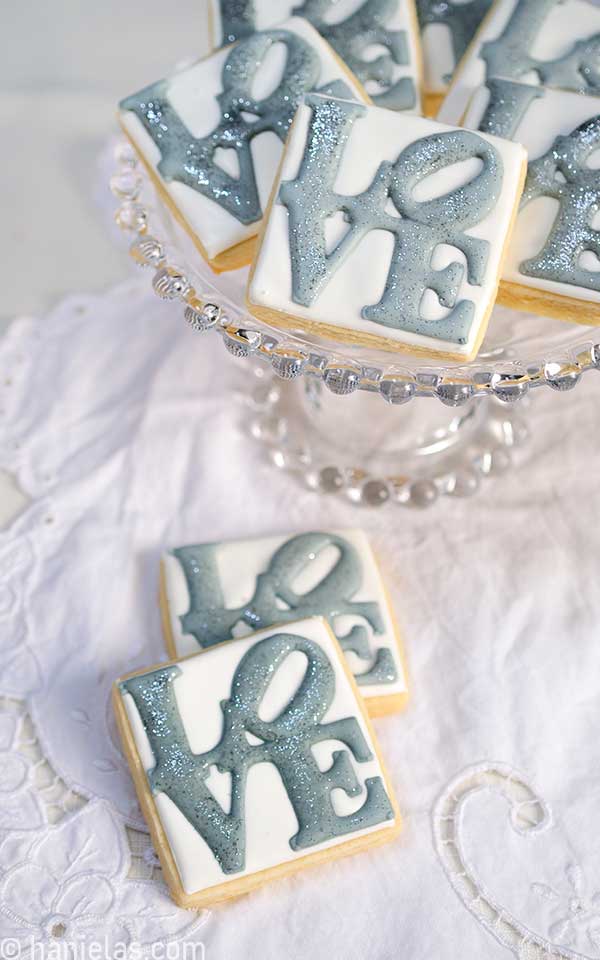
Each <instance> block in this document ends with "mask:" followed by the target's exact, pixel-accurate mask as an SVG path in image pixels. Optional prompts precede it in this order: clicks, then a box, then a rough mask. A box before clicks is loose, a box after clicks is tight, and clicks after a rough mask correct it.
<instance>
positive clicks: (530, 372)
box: [110, 140, 600, 407]
mask: <svg viewBox="0 0 600 960" xmlns="http://www.w3.org/2000/svg"><path fill="white" fill-rule="evenodd" d="M114 156H115V162H116V169H115V172H114V174H113V176H112V177H111V181H110V187H111V190H112V193H113V195H114V196H115V197H116V198H117V200H118V201H119V207H118V209H117V211H116V214H115V219H116V222H117V224H118V226H119V227H120V228H121V229H122V230H123V231H125V232H128V233H130V234H132V235H133V239H132V241H131V245H130V254H131V256H132V258H133V259H134V261H135V262H136V263H137V264H138V265H139V266H142V267H147V268H150V269H152V270H153V278H152V286H153V289H154V291H155V293H156V294H157V295H158V296H159V297H161V298H162V299H164V300H180V301H181V303H182V307H183V314H184V317H185V319H186V320H187V322H188V323H189V324H190V325H191V326H192V328H193V329H194V330H196V331H198V332H208V331H214V332H216V333H218V334H219V335H220V336H221V338H222V340H223V344H224V346H225V348H226V349H227V350H228V351H229V353H231V354H233V356H235V357H240V358H246V357H252V358H254V359H258V360H262V361H264V362H265V363H266V364H268V365H269V366H270V367H271V369H272V370H273V371H274V372H275V374H276V375H277V376H278V377H281V378H282V379H283V380H294V379H296V378H297V377H301V376H306V377H315V378H318V379H320V380H322V381H323V383H324V384H325V386H326V387H327V388H328V389H329V390H330V391H331V392H332V393H333V394H336V395H338V396H347V395H349V394H353V393H355V392H356V391H357V390H362V391H367V392H370V393H375V394H378V395H379V396H381V398H382V400H384V401H387V402H388V403H391V404H397V405H400V404H405V403H407V402H408V401H410V400H413V399H417V398H423V397H428V398H435V399H437V400H439V401H440V402H441V403H443V404H445V405H446V406H450V407H459V406H461V405H462V404H464V403H467V401H469V400H471V399H473V398H475V397H496V398H497V399H499V400H502V401H504V402H506V403H513V402H515V401H518V400H521V399H523V398H524V397H526V396H527V395H528V394H529V391H530V390H532V389H535V388H537V387H541V386H547V387H550V388H551V389H552V390H555V391H557V392H561V393H563V392H567V391H570V390H572V389H573V388H574V387H576V386H577V384H578V383H579V382H580V380H581V378H582V376H583V374H584V373H587V372H588V371H590V370H600V329H599V328H597V327H593V326H589V327H587V326H583V325H579V324H572V323H567V322H564V321H559V320H546V319H544V318H539V317H533V316H532V315H531V314H524V313H519V312H517V311H511V310H507V309H505V308H502V307H500V308H496V311H497V312H498V313H501V312H503V325H504V329H503V331H502V332H501V331H500V329H499V328H498V329H497V332H496V335H495V336H491V337H486V340H485V341H484V345H483V348H482V351H481V352H480V354H479V356H478V357H477V358H476V360H474V361H471V362H470V363H462V364H459V363H450V362H444V363H443V364H441V365H440V361H439V360H437V361H436V360H435V359H434V358H432V359H431V360H423V359H422V358H416V357H414V356H411V355H409V354H398V353H394V354H392V353H384V352H382V351H378V352H375V351H373V350H369V349H367V348H362V349H360V348H357V349H356V351H355V349H354V348H350V347H348V346H346V347H344V346H342V345H333V344H325V342H324V341H317V340H314V341H312V342H311V341H310V340H309V339H308V338H307V337H306V335H303V334H301V333H300V332H299V333H298V334H293V333H292V334H289V333H287V332H284V331H282V330H279V329H275V328H273V327H269V326H267V325H266V324H264V323H263V322H262V321H258V320H256V318H254V317H252V316H251V315H250V314H249V313H248V312H247V310H246V309H245V307H244V306H243V304H242V305H240V303H239V302H237V301H238V299H239V298H236V297H235V295H233V296H232V295H231V294H228V293H226V292H225V291H224V290H223V289H221V288H220V284H221V280H220V278H218V277H217V276H216V275H215V274H213V273H212V271H211V270H210V268H209V267H208V265H207V264H205V263H204V261H203V260H202V258H201V257H200V254H199V253H197V251H196V250H195V248H193V247H192V246H191V242H190V240H189V238H188V237H187V235H186V234H185V233H184V231H183V230H182V229H181V228H180V227H179V225H178V224H177V223H176V221H175V219H174V218H173V217H172V215H171V214H170V213H169V211H168V210H167V209H166V207H165V205H164V204H163V203H162V202H161V201H160V200H159V199H158V198H157V195H156V192H155V190H154V187H153V185H152V183H151V181H150V178H149V176H148V175H147V173H146V172H145V171H144V169H143V167H142V165H141V164H140V163H139V161H138V158H137V156H136V154H135V152H134V150H133V149H132V147H131V146H130V145H129V143H128V142H127V141H125V140H123V141H120V142H119V143H118V145H117V146H116V148H115V152H114ZM151 225H152V229H151ZM240 272H241V271H238V273H240ZM225 276H227V275H225ZM496 311H495V313H496ZM492 322H493V323H496V319H495V318H492ZM540 325H542V327H541V333H540V332H539V331H540ZM507 329H508V333H507V332H506V331H507ZM586 335H587V336H586ZM540 353H541V354H542V356H543V359H542V360H539V359H538V358H539V355H540ZM365 357H366V359H365Z"/></svg>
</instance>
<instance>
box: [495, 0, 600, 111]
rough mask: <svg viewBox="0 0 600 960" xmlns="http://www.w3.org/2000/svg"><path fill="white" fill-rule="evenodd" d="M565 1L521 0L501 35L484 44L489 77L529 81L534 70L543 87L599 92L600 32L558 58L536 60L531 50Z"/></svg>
mask: <svg viewBox="0 0 600 960" xmlns="http://www.w3.org/2000/svg"><path fill="white" fill-rule="evenodd" d="M561 2H563V0H518V2H517V5H516V7H515V9H514V11H513V13H512V14H511V17H510V19H509V21H508V23H507V24H506V27H505V28H504V31H503V32H502V34H501V35H500V36H499V37H498V38H497V39H496V40H489V41H487V42H486V43H484V44H483V45H482V48H481V56H482V57H483V59H484V60H485V62H486V66H487V76H488V77H505V78H507V79H510V80H527V79H528V76H529V75H530V74H531V73H532V72H534V73H535V74H536V75H537V77H538V78H539V82H540V83H541V84H542V86H544V85H546V86H550V87H552V86H554V87H561V88H562V89H564V90H575V91H577V92H579V93H595V92H598V91H600V34H598V33H596V34H594V35H593V36H591V37H587V38H584V39H583V40H579V41H577V42H576V43H575V44H573V47H572V48H571V50H569V51H568V52H567V53H566V54H564V56H562V57H558V58H557V59H556V60H537V59H536V58H535V57H533V56H532V55H531V53H530V52H529V51H530V50H531V49H532V48H533V46H534V43H535V41H536V38H537V37H538V35H539V33H540V31H541V30H542V29H543V27H544V23H545V21H546V19H547V17H548V16H549V15H550V13H551V12H552V10H553V9H554V8H555V7H556V6H557V5H558V4H559V3H561Z"/></svg>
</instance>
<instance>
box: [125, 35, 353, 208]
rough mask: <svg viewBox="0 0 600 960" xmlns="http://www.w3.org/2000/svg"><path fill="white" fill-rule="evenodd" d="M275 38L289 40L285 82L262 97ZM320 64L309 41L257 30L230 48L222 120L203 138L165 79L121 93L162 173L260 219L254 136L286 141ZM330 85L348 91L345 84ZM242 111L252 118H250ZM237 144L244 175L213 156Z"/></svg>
mask: <svg viewBox="0 0 600 960" xmlns="http://www.w3.org/2000/svg"><path fill="white" fill-rule="evenodd" d="M276 43H283V44H285V46H286V47H287V62H286V65H285V69H284V74H283V77H282V80H281V83H280V84H279V86H278V87H277V89H276V90H274V91H273V93H271V94H270V95H269V96H268V97H266V98H265V99H264V100H255V99H254V97H253V96H252V86H253V82H254V78H255V76H256V74H257V72H258V71H259V70H260V67H261V64H262V63H263V61H264V59H265V57H266V55H267V53H268V51H269V50H270V49H271V47H272V46H273V45H274V44H276ZM320 70H321V64H320V59H319V55H318V54H317V52H316V51H315V50H314V49H313V48H312V47H311V46H310V45H309V44H308V43H306V41H305V40H303V39H302V38H301V37H299V36H298V35H297V34H295V33H291V32H290V31H288V30H270V31H266V32H264V33H256V34H254V35H253V36H251V37H249V38H248V39H247V40H244V41H243V42H241V43H239V44H238V45H237V46H235V47H233V49H232V51H231V53H230V54H229V56H228V58H227V60H226V62H225V65H224V68H223V78H222V79H223V91H222V93H220V94H219V96H218V101H219V106H220V110H221V117H222V119H221V122H220V124H219V126H218V127H216V129H215V130H213V132H212V133H211V134H209V135H208V136H206V137H199V138H198V137H194V136H192V134H191V133H190V132H189V130H188V129H187V127H186V126H185V124H184V123H183V121H182V119H181V117H180V116H179V114H178V113H177V111H176V110H175V109H174V107H173V106H172V104H171V102H170V100H169V96H168V92H169V84H168V81H166V80H162V81H160V82H159V83H155V84H153V85H152V86H149V87H146V89H145V90H142V91H141V92H140V93H138V94H135V95H134V96H133V97H128V98H127V99H126V100H123V102H122V103H121V107H122V109H123V110H131V111H133V112H134V113H135V114H136V116H137V117H138V118H139V119H140V121H141V122H142V123H143V125H144V127H145V129H146V131H147V132H148V133H149V134H150V136H151V137H152V139H153V141H154V143H155V144H156V146H157V147H158V149H159V150H160V154H161V159H160V163H159V165H158V170H159V173H160V174H161V176H162V177H163V178H164V179H165V180H177V181H179V182H180V183H184V184H186V186H188V187H191V188H192V189H193V190H196V191H197V192H198V193H201V194H203V195H204V196H205V197H209V198H210V199H211V200H214V202H215V203H218V204H219V206H221V207H223V209H224V210H226V211H227V212H228V213H230V214H231V215H232V216H234V217H235V218H236V219H237V220H239V221H240V223H243V224H251V223H256V222H257V221H258V220H260V219H261V217H262V209H261V205H260V199H259V196H258V189H257V185H256V175H255V171H254V164H253V160H252V152H251V143H252V140H253V139H254V137H256V136H258V135H259V134H261V133H264V132H265V131H271V132H273V133H275V134H276V135H277V136H278V137H279V139H280V140H281V141H285V138H286V136H287V133H288V130H289V128H290V125H291V122H292V120H293V118H294V114H295V112H296V108H297V106H298V104H299V102H300V100H301V99H302V97H303V96H304V94H305V93H306V92H307V91H308V90H314V89H315V87H316V85H317V83H318V80H319V74H320ZM328 92H330V93H332V94H333V95H334V96H347V95H348V88H347V87H346V86H345V85H344V84H341V83H339V84H332V85H330V87H328ZM244 114H251V115H252V116H253V117H254V118H255V119H254V120H253V121H249V120H247V119H246V117H245V116H244ZM219 149H222V150H234V151H235V152H236V154H237V158H238V162H239V168H240V176H239V179H237V178H236V177H232V176H230V175H229V174H228V173H226V172H225V170H223V169H222V168H221V167H220V166H218V164H217V163H216V162H215V153H216V151H217V150H219Z"/></svg>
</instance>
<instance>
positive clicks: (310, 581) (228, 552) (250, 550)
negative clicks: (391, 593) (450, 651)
mask: <svg viewBox="0 0 600 960" xmlns="http://www.w3.org/2000/svg"><path fill="white" fill-rule="evenodd" d="M333 532H334V533H336V534H337V535H338V536H340V537H343V538H344V539H345V540H348V541H349V543H351V544H352V545H353V546H354V547H355V548H356V552H357V553H358V556H359V557H360V560H361V563H362V572H363V582H362V586H361V589H360V590H359V591H358V592H357V593H356V595H355V596H354V597H352V601H353V602H362V601H374V602H376V603H378V604H379V609H380V612H381V616H382V619H383V623H384V632H383V633H382V634H374V633H373V631H372V630H371V628H370V627H369V625H368V624H367V623H366V622H365V620H364V619H363V618H361V617H353V616H344V617H337V618H336V623H335V625H334V626H335V628H336V632H337V633H339V634H340V635H345V634H347V633H349V632H350V630H351V628H352V627H353V626H354V625H355V624H356V625H362V626H365V627H366V629H367V630H368V632H369V637H370V643H371V646H372V647H373V649H374V651H375V652H376V651H377V650H379V649H382V648H387V649H388V650H389V651H390V653H391V655H392V658H393V660H394V663H395V665H396V672H397V675H398V679H397V680H396V681H395V682H394V683H385V684H383V683H382V684H374V685H373V686H363V687H361V688H360V692H361V694H362V695H363V696H364V697H365V698H366V699H367V700H368V699H369V698H371V697H384V696H392V695H394V694H405V693H407V689H408V688H407V683H406V676H405V672H404V668H403V664H402V659H401V656H400V651H399V648H398V641H397V639H396V633H395V628H394V622H393V617H392V613H391V610H390V608H389V603H388V600H387V597H386V593H385V589H384V587H383V583H382V580H381V575H380V573H379V570H378V569H377V564H376V561H375V557H374V556H373V551H372V549H371V546H370V544H369V541H368V539H367V537H366V536H365V534H364V533H363V531H362V530H336V531H333ZM292 536H293V535H291V534H288V535H286V536H279V537H265V538H263V539H258V540H238V541H231V542H226V543H219V544H218V546H217V566H218V569H219V575H220V581H221V586H222V590H223V599H224V602H225V605H226V607H228V608H229V609H238V608H239V607H242V606H244V605H245V604H247V603H248V602H249V601H250V599H251V598H252V596H253V594H254V590H255V587H256V578H257V576H258V574H259V573H263V572H264V571H265V570H266V568H267V567H268V565H269V561H270V560H271V558H272V556H273V555H274V553H275V551H276V550H278V549H279V547H280V546H282V544H284V543H286V542H287V541H288V540H290V539H291V537H292ZM337 556H338V551H337V550H336V548H335V547H331V548H330V549H327V550H323V551H321V553H320V554H319V555H318V556H317V557H316V558H315V559H314V560H313V561H312V562H311V563H310V564H309V565H308V566H307V570H306V573H305V574H304V575H303V576H302V579H300V578H298V580H297V581H296V582H295V584H294V589H295V590H297V591H298V592H301V593H304V592H306V591H307V590H308V589H310V588H311V587H312V586H313V585H314V584H316V583H318V582H319V581H320V580H322V579H323V577H324V576H326V574H327V573H328V571H329V570H330V569H331V567H332V566H333V564H334V563H335V561H336V560H337ZM163 570H164V574H165V581H166V583H165V585H166V594H167V602H168V606H169V620H170V624H171V633H172V636H173V641H174V644H175V651H176V655H177V656H178V657H184V656H186V655H187V654H190V653H197V651H198V649H199V648H198V642H197V640H196V639H195V637H193V636H191V635H189V634H184V633H183V631H182V627H181V619H180V618H181V617H182V616H183V615H184V614H185V613H187V612H188V610H189V607H190V597H189V591H188V587H187V582H186V579H185V575H184V572H183V568H182V566H181V563H180V562H179V560H178V559H177V558H176V557H175V556H173V554H171V553H168V554H166V555H165V556H164V557H163ZM234 629H235V635H236V636H244V635H245V634H249V633H251V628H250V627H249V626H248V625H247V624H245V623H240V624H238V625H237V627H236V628H234ZM346 657H347V660H348V665H349V666H350V669H351V670H352V671H354V670H357V671H358V672H362V671H364V670H367V669H369V665H368V664H366V663H365V662H364V661H363V660H360V659H359V658H358V657H357V656H356V655H355V654H354V653H352V652H351V651H348V652H347V653H346Z"/></svg>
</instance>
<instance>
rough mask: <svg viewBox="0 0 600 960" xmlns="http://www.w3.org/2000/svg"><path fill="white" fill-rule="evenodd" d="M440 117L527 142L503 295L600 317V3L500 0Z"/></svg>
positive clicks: (547, 309) (510, 300)
mask: <svg viewBox="0 0 600 960" xmlns="http://www.w3.org/2000/svg"><path fill="white" fill-rule="evenodd" d="M440 118H441V119H443V120H444V122H447V123H461V124H462V125H463V126H465V127H468V128H470V129H472V130H477V131H483V132H485V133H491V134H494V135H495V136H500V137H506V138H508V139H510V140H513V141H515V142H519V143H521V144H522V145H523V146H524V147H525V148H526V150H527V153H528V158H529V168H528V173H527V181H526V184H525V190H524V193H523V198H522V201H521V205H520V212H519V217H518V220H517V224H516V228H515V232H514V235H513V239H512V241H511V244H510V246H509V252H508V257H507V260H506V264H505V266H504V269H503V272H502V283H501V285H500V300H501V301H502V302H504V303H506V304H508V305H509V306H513V307H517V308H521V309H528V310H533V311H535V312H537V313H540V314H542V315H548V316H555V317H558V318H559V319H565V320H572V321H577V322H583V323H600V233H599V232H598V228H599V227H600V6H598V5H597V4H595V3H594V2H592V0H496V3H495V4H494V6H493V7H492V9H491V10H490V12H489V14H488V15H487V17H486V18H485V20H484V22H483V23H482V24H481V26H480V28H479V30H478V31H477V33H476V35H475V37H474V39H473V41H472V43H471V45H470V47H469V49H468V51H467V53H466V54H465V57H464V58H463V60H462V61H461V64H460V66H459V69H458V71H457V73H456V75H455V77H454V80H453V82H452V86H451V88H450V91H449V93H448V96H447V98H446V100H445V101H444V103H443V105H442V108H441V111H440Z"/></svg>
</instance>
